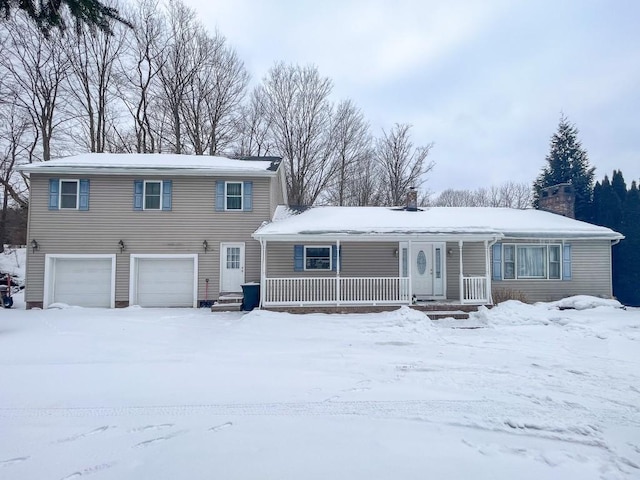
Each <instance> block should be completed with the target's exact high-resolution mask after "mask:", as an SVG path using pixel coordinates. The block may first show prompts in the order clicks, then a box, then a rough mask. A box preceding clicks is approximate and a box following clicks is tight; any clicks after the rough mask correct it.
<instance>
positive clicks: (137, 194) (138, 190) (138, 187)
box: [133, 180, 144, 210]
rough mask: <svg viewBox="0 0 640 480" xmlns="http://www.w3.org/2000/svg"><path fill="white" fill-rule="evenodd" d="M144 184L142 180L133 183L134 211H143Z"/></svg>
mask: <svg viewBox="0 0 640 480" xmlns="http://www.w3.org/2000/svg"><path fill="white" fill-rule="evenodd" d="M143 190H144V182H143V181H142V180H134V181H133V209H134V210H142V197H143Z"/></svg>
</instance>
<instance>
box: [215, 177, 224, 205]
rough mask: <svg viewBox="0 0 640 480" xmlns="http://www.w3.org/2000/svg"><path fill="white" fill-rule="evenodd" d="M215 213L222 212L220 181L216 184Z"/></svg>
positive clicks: (221, 186)
mask: <svg viewBox="0 0 640 480" xmlns="http://www.w3.org/2000/svg"><path fill="white" fill-rule="evenodd" d="M216 211H217V212H224V182H223V181H222V180H218V181H217V182H216Z"/></svg>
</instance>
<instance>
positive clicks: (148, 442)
mask: <svg viewBox="0 0 640 480" xmlns="http://www.w3.org/2000/svg"><path fill="white" fill-rule="evenodd" d="M186 432H187V431H186V430H178V431H176V432H173V433H169V434H167V435H164V436H162V437H156V438H150V439H149V440H145V441H144V442H140V443H136V444H135V445H134V446H133V447H134V448H137V447H149V446H151V445H155V444H156V443H160V442H164V441H165V440H171V439H172V438H174V437H177V436H178V435H182V434H183V433H186Z"/></svg>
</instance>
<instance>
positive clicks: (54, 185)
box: [49, 178, 60, 210]
mask: <svg viewBox="0 0 640 480" xmlns="http://www.w3.org/2000/svg"><path fill="white" fill-rule="evenodd" d="M59 189H60V179H58V178H50V179H49V210H58V208H59V206H58V198H59V197H58V194H59V193H60V190H59Z"/></svg>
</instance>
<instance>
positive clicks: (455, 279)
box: [446, 242, 486, 300]
mask: <svg viewBox="0 0 640 480" xmlns="http://www.w3.org/2000/svg"><path fill="white" fill-rule="evenodd" d="M446 251H447V255H446V259H447V298H448V299H450V300H459V299H460V247H459V246H458V242H447V247H446ZM449 251H451V253H448V252H449ZM485 252H486V250H485V246H484V242H464V243H463V244H462V262H463V266H462V268H463V275H464V276H466V277H482V276H484V275H486V266H485V265H486V263H485V262H486V256H485Z"/></svg>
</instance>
